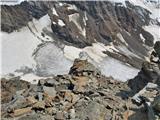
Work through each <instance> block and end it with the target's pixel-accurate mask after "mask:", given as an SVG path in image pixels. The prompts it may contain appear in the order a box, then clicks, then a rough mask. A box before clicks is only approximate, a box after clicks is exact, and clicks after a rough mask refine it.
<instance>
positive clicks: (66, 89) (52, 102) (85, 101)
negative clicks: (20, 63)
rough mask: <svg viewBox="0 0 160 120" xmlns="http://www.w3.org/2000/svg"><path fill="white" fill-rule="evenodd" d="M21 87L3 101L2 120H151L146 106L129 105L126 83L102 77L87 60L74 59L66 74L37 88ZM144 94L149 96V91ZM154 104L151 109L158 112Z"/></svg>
mask: <svg viewBox="0 0 160 120" xmlns="http://www.w3.org/2000/svg"><path fill="white" fill-rule="evenodd" d="M6 81H7V82H10V83H15V81H14V80H6ZM17 81H18V80H17ZM18 82H19V81H18ZM3 85H4V87H5V85H6V84H3ZM21 85H23V90H21V87H18V86H14V89H16V88H18V89H16V92H14V93H13V94H10V95H9V96H12V97H13V98H14V99H9V100H8V102H3V104H2V111H1V112H2V114H1V117H2V119H4V120H5V119H7V120H9V119H12V118H14V119H16V120H22V119H23V120H31V119H34V120H36V119H40V120H41V119H42V120H44V119H48V120H52V119H56V120H66V119H69V120H84V119H89V120H106V119H107V120H108V119H109V120H110V119H113V120H116V119H118V120H142V119H143V120H150V119H148V111H147V108H146V107H145V105H144V106H142V105H141V106H137V105H136V104H134V102H132V97H131V95H132V92H130V88H129V87H128V85H127V83H123V82H118V81H116V80H114V79H113V78H107V77H105V76H103V75H101V72H100V71H99V70H98V69H97V68H96V67H94V66H93V65H92V64H91V63H89V62H88V61H87V60H79V59H76V60H75V62H74V64H73V66H72V67H71V69H70V71H69V74H68V75H58V76H53V77H52V78H47V79H42V80H39V83H38V84H37V85H30V84H29V85H27V86H28V87H27V89H25V88H26V87H25V84H21ZM6 86H7V85H6ZM11 88H12V86H11ZM2 93H3V92H2ZM154 93H155V92H154ZM145 95H148V96H149V97H151V96H152V94H151V93H150V92H149V93H145ZM2 98H5V95H4V94H2ZM156 101H157V100H156ZM156 101H155V102H154V103H153V106H154V108H155V109H156V110H159V106H157V104H158V105H159V103H157V102H156ZM137 114H141V116H138V115H137Z"/></svg>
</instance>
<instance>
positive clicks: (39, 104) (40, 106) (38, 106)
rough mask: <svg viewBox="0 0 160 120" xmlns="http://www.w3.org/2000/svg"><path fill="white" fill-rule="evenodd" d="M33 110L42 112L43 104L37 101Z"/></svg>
mask: <svg viewBox="0 0 160 120" xmlns="http://www.w3.org/2000/svg"><path fill="white" fill-rule="evenodd" d="M32 109H34V110H44V109H45V102H44V101H38V102H37V103H35V104H34V105H33V107H32Z"/></svg>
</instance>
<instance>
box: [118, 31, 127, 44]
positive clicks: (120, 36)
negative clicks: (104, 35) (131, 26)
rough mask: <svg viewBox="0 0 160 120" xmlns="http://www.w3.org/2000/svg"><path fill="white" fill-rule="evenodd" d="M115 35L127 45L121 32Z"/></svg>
mask: <svg viewBox="0 0 160 120" xmlns="http://www.w3.org/2000/svg"><path fill="white" fill-rule="evenodd" d="M117 37H118V38H119V39H120V40H121V42H123V43H124V44H125V45H126V46H128V43H127V42H126V41H125V40H124V38H123V36H122V34H121V33H118V34H117Z"/></svg>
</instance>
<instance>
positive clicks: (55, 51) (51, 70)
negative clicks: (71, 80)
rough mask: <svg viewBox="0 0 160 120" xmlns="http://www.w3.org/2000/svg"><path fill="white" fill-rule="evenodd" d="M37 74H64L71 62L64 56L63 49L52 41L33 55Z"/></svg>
mask: <svg viewBox="0 0 160 120" xmlns="http://www.w3.org/2000/svg"><path fill="white" fill-rule="evenodd" d="M35 61H36V63H37V70H36V71H37V74H38V75H41V76H48V75H57V74H66V73H68V71H69V69H70V67H71V65H72V62H71V61H70V60H68V59H67V58H65V57H64V54H63V51H62V50H61V49H60V48H58V47H57V46H56V45H54V44H53V43H46V44H45V45H44V46H42V47H41V48H40V49H39V50H38V52H37V53H36V56H35Z"/></svg>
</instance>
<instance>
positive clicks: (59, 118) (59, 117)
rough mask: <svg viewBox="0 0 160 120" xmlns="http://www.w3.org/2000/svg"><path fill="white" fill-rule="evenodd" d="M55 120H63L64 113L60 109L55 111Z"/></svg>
mask: <svg viewBox="0 0 160 120" xmlns="http://www.w3.org/2000/svg"><path fill="white" fill-rule="evenodd" d="M55 120H64V113H63V112H61V111H58V112H57V113H56V116H55Z"/></svg>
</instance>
